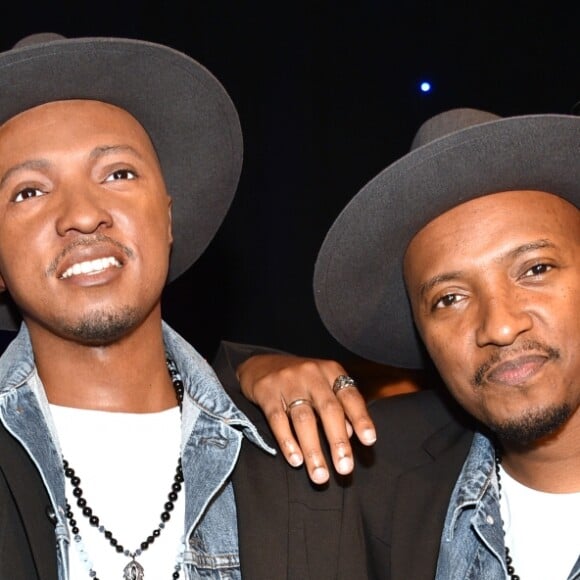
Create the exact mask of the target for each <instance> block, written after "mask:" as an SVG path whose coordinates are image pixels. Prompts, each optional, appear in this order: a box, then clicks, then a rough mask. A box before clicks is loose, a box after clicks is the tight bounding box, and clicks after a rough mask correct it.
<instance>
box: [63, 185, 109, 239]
mask: <svg viewBox="0 0 580 580" xmlns="http://www.w3.org/2000/svg"><path fill="white" fill-rule="evenodd" d="M59 197H60V207H59V214H58V219H57V223H56V229H57V232H58V234H59V235H61V236H66V235H67V234H69V233H70V232H77V233H82V234H92V233H95V232H97V231H99V230H101V229H103V228H108V227H111V225H112V222H113V220H112V216H111V214H110V212H109V211H108V209H107V208H106V207H105V205H104V203H103V199H102V197H101V196H100V195H99V194H98V193H96V192H94V191H91V189H90V187H88V188H86V189H83V190H82V191H79V190H69V191H65V192H61V195H60V196H59Z"/></svg>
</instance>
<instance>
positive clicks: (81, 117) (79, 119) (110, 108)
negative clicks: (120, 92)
mask: <svg viewBox="0 0 580 580" xmlns="http://www.w3.org/2000/svg"><path fill="white" fill-rule="evenodd" d="M94 131H96V135H101V134H102V135H108V134H110V135H126V136H127V137H129V138H133V139H137V140H143V141H145V142H148V143H150V140H149V136H148V135H147V133H146V131H145V129H144V128H143V126H142V125H141V124H140V123H139V121H138V120H137V119H135V117H133V116H132V115H131V114H130V113H129V112H128V111H126V110H125V109H121V108H120V107H117V106H115V105H112V104H109V103H104V102H102V101H93V100H82V99H77V100H64V101H53V102H50V103H46V104H43V105H39V106H37V107H33V108H32V109H28V110H26V111H23V112H22V113H19V114H18V115H15V116H14V117H12V118H10V119H8V120H7V121H6V122H5V123H3V124H2V125H1V126H0V143H3V142H6V141H14V140H18V141H20V142H22V143H26V142H27V140H28V141H30V142H34V141H37V140H38V139H42V136H45V138H46V139H47V140H51V141H52V144H53V146H54V147H56V145H57V144H58V141H57V140H56V139H54V138H52V139H51V136H52V137H53V136H54V135H55V133H57V134H59V135H70V137H71V138H72V137H78V136H80V135H82V134H88V133H90V132H94ZM32 137H34V139H32ZM151 146H152V145H151Z"/></svg>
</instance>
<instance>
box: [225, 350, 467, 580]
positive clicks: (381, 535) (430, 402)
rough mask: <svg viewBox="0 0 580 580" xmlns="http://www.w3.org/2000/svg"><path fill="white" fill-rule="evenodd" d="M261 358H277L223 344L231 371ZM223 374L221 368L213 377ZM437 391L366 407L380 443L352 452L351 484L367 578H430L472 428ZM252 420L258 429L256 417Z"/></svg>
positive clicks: (228, 382)
mask: <svg viewBox="0 0 580 580" xmlns="http://www.w3.org/2000/svg"><path fill="white" fill-rule="evenodd" d="M261 352H278V351H270V350H269V349H262V348H260V347H255V346H251V345H239V344H233V343H224V344H223V345H222V353H223V354H226V355H227V358H228V364H229V365H230V367H232V368H237V366H238V365H239V364H240V363H241V362H242V361H243V360H245V359H246V358H248V357H250V356H252V355H254V354H259V353H261ZM222 362H223V361H222ZM226 367H227V365H224V364H220V365H219V366H218V371H219V372H223V370H224V369H225V368H226ZM229 372H233V371H231V370H230V371H229ZM225 384H226V385H227V386H228V390H230V392H231V391H232V390H235V389H237V388H238V385H237V382H234V381H231V380H226V381H225ZM439 389H440V387H439V386H437V387H436V388H433V389H426V390H424V391H421V392H418V393H413V394H410V395H398V396H395V397H388V398H384V399H379V400H377V401H374V402H373V403H371V404H370V405H369V410H370V413H371V416H372V417H373V419H374V421H375V423H376V427H377V442H376V444H375V445H374V446H373V447H370V448H368V447H364V446H362V445H359V446H356V447H355V453H356V461H355V470H354V476H353V479H352V483H353V487H354V491H355V492H356V494H357V496H358V498H359V507H360V510H361V515H362V517H363V525H364V529H365V541H366V546H367V552H368V561H369V569H370V570H369V578H373V579H381V580H383V579H384V580H433V578H434V577H435V572H436V569H437V558H438V554H439V544H440V540H441V533H442V531H443V525H444V522H445V516H446V513H447V506H448V503H449V498H450V496H451V493H452V491H453V487H454V485H455V482H456V480H457V477H458V476H459V473H460V471H461V468H462V467H463V463H464V461H465V458H466V456H467V454H468V452H469V448H470V445H471V441H472V439H473V429H474V422H473V420H472V419H471V418H470V417H469V416H468V415H467V414H466V413H465V412H464V411H462V410H461V409H460V408H459V406H458V405H457V404H456V403H455V402H454V401H452V400H451V398H450V396H449V395H448V394H447V393H446V392H444V391H441V390H439ZM251 418H252V420H254V421H256V422H257V423H260V418H259V417H258V416H256V415H255V414H253V415H252V416H251ZM300 475H304V477H306V475H305V474H303V473H300ZM350 491H351V492H352V491H353V490H350ZM313 545H316V544H313ZM353 555H354V553H353ZM273 578H275V576H273ZM353 578H359V576H357V575H356V574H355V575H354V576H353ZM449 580H452V579H449Z"/></svg>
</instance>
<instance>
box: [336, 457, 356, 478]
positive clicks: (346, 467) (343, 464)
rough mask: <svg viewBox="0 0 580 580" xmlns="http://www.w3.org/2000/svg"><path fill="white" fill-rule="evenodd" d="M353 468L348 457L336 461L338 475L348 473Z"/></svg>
mask: <svg viewBox="0 0 580 580" xmlns="http://www.w3.org/2000/svg"><path fill="white" fill-rule="evenodd" d="M352 468H353V463H352V459H351V458H350V457H343V458H342V459H340V460H339V461H338V473H342V474H346V473H350V472H351V471H352Z"/></svg>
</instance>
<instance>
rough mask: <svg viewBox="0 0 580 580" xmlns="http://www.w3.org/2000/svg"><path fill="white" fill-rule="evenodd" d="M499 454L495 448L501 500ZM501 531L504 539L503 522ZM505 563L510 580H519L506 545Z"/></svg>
mask: <svg viewBox="0 0 580 580" xmlns="http://www.w3.org/2000/svg"><path fill="white" fill-rule="evenodd" d="M501 460H502V457H501V452H500V450H499V449H498V448H497V447H496V449H495V474H496V476H497V490H498V494H499V499H500V500H501V477H500V475H499V471H500V469H499V466H500V465H501ZM502 530H503V534H504V537H505V530H504V529H503V521H502ZM504 545H505V540H504ZM505 562H506V565H507V571H508V574H509V577H510V580H521V579H520V577H519V576H518V574H516V571H515V568H514V567H513V565H512V563H513V561H512V557H511V555H510V549H509V548H508V547H507V545H506V546H505Z"/></svg>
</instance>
